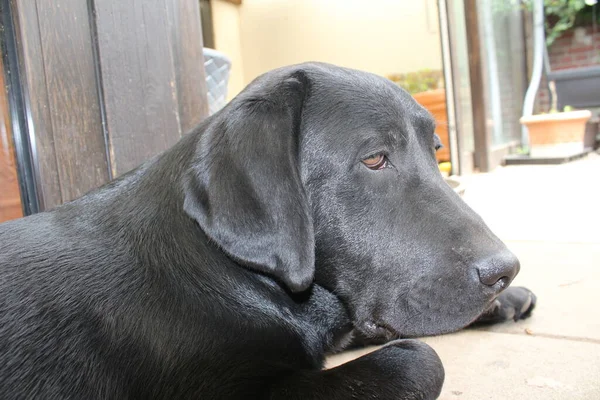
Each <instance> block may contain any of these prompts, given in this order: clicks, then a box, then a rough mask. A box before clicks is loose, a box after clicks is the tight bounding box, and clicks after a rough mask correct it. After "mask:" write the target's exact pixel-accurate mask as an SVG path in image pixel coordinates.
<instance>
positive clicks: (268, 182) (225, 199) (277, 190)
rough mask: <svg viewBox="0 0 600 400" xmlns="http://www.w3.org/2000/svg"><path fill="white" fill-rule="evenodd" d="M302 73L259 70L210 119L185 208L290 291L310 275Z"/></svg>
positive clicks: (238, 256) (240, 257) (230, 249)
mask: <svg viewBox="0 0 600 400" xmlns="http://www.w3.org/2000/svg"><path fill="white" fill-rule="evenodd" d="M307 90H308V82H307V78H306V76H305V75H304V74H303V73H300V72H297V73H294V74H288V75H287V76H285V77H281V76H275V77H269V76H268V75H267V76H266V77H265V76H263V77H261V78H259V79H258V80H257V81H255V82H254V83H252V84H251V85H250V86H249V87H248V88H247V89H246V90H245V91H244V92H242V93H241V94H240V95H238V97H236V98H235V99H234V100H232V102H231V103H230V104H229V105H228V106H227V107H226V108H225V109H223V110H222V111H221V112H220V113H219V114H218V115H215V116H214V117H213V119H212V120H211V121H209V122H208V126H207V128H206V131H205V132H204V133H203V134H202V137H201V138H200V141H199V145H198V148H197V150H196V156H195V160H194V162H193V164H192V167H191V169H190V171H189V174H188V176H187V182H186V188H185V202H184V209H185V211H186V212H187V214H188V215H189V216H191V217H192V218H194V219H195V220H196V221H198V223H199V224H200V227H201V228H202V230H203V231H204V232H205V233H206V234H207V235H208V236H209V237H210V238H211V239H212V240H213V241H215V242H216V243H217V244H218V245H219V246H220V247H221V248H222V249H223V250H224V251H225V252H226V253H228V254H229V255H230V256H231V257H232V258H234V259H235V260H236V261H238V262H240V263H242V264H244V265H246V266H248V267H250V268H251V269H254V270H257V271H260V272H262V273H265V274H268V275H270V276H272V277H274V278H275V279H277V280H278V281H279V282H282V283H283V284H284V285H285V286H286V287H287V288H288V289H289V290H291V291H292V292H300V291H303V290H305V289H307V288H308V287H309V286H310V284H311V282H312V280H313V277H314V233H313V224H312V217H311V210H310V207H309V204H308V199H307V196H306V194H305V193H304V187H303V185H302V182H301V178H300V171H299V154H298V153H299V141H300V120H301V114H302V108H303V102H304V99H305V97H306V93H307Z"/></svg>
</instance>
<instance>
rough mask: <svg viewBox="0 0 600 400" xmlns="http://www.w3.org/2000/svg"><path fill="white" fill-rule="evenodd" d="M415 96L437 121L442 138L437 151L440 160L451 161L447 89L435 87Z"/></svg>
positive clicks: (438, 132) (438, 131) (437, 130)
mask: <svg viewBox="0 0 600 400" xmlns="http://www.w3.org/2000/svg"><path fill="white" fill-rule="evenodd" d="M413 97H414V98H415V100H417V102H418V103H419V104H421V105H422V106H423V107H425V108H426V109H427V110H428V111H429V112H430V113H431V114H433V117H434V118H435V120H436V121H437V124H438V125H437V129H436V130H435V133H437V134H438V136H439V137H440V139H441V140H442V145H443V146H444V147H442V148H441V149H439V150H438V151H437V153H436V158H437V160H438V162H444V161H450V139H449V137H448V115H447V112H446V90H445V89H435V90H428V91H426V92H421V93H415V94H413Z"/></svg>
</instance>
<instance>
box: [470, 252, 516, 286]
mask: <svg viewBox="0 0 600 400" xmlns="http://www.w3.org/2000/svg"><path fill="white" fill-rule="evenodd" d="M520 268H521V265H520V264H519V259H517V257H516V256H515V255H514V254H513V253H511V252H510V251H508V250H504V251H502V252H500V253H496V254H494V255H493V256H490V257H487V258H485V259H484V260H481V261H480V262H478V263H477V272H478V273H479V281H480V282H481V283H483V284H484V285H486V286H498V289H504V288H505V287H507V286H508V285H509V284H510V283H511V282H512V280H513V279H514V277H515V276H517V274H518V273H519V269H520Z"/></svg>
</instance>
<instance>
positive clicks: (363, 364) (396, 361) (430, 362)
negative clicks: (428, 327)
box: [269, 340, 444, 400]
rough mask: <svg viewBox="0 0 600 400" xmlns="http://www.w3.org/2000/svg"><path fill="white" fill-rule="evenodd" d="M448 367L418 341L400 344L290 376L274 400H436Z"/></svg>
mask: <svg viewBox="0 0 600 400" xmlns="http://www.w3.org/2000/svg"><path fill="white" fill-rule="evenodd" d="M443 382H444V367H443V366H442V362H441V360H440V359H439V357H438V355H437V354H436V353H435V351H434V350H433V349H432V348H431V347H429V346H428V345H427V344H425V343H423V342H420V341H417V340H396V341H394V342H391V343H389V344H388V345H386V346H385V347H383V348H381V349H379V350H377V351H374V352H373V353H370V354H367V355H365V356H363V357H360V358H357V359H355V360H352V361H350V362H347V363H345V364H342V365H340V366H338V367H336V368H333V369H329V370H323V371H301V372H298V373H296V374H293V375H290V376H289V377H287V378H285V379H284V380H282V381H281V382H279V383H278V384H277V385H276V386H275V387H273V388H272V390H271V392H270V397H269V399H270V400H294V399H305V400H319V399H323V400H325V399H327V400H336V399H340V400H341V399H344V400H346V399H379V400H383V399H385V400H400V399H411V400H412V399H415V400H416V399H423V400H425V399H436V398H437V397H438V396H439V394H440V391H441V390H442V384H443Z"/></svg>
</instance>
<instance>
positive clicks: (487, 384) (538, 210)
mask: <svg viewBox="0 0 600 400" xmlns="http://www.w3.org/2000/svg"><path fill="white" fill-rule="evenodd" d="M466 183H467V190H466V193H465V200H466V201H467V203H469V204H470V205H471V207H473V208H474V209H475V210H476V211H477V212H479V213H480V214H481V216H482V217H483V218H484V219H485V220H486V222H487V223H488V225H489V226H490V227H491V228H492V230H493V231H494V232H495V233H496V234H497V235H498V236H500V237H501V238H502V239H503V240H504V241H505V242H506V243H507V245H508V246H509V248H511V249H512V250H513V251H514V252H515V254H517V256H519V258H520V260H521V273H520V274H519V276H518V277H517V278H516V279H515V281H514V283H513V285H518V286H526V287H528V288H530V289H531V290H532V291H533V292H534V293H535V294H536V295H537V296H538V305H537V307H536V309H535V311H534V314H533V316H532V317H531V318H529V319H527V320H524V321H520V322H518V323H513V322H510V323H505V324H501V325H496V326H491V327H486V328H479V329H467V330H464V331H461V332H458V333H454V334H450V335H444V336H439V337H432V338H425V339H424V340H425V341H426V342H427V343H429V344H430V345H431V346H432V347H433V348H434V349H435V350H436V351H437V352H438V354H439V355H440V357H441V359H442V361H443V362H444V366H445V369H446V381H445V384H444V389H443V392H442V395H441V397H440V399H445V400H457V399H461V400H481V399H498V400H500V399H502V400H504V399H527V400H529V399H540V400H542V399H543V400H553V399H561V400H562V399H568V400H576V399H590V400H592V399H593V400H598V399H600V155H598V154H596V153H593V154H590V155H589V156H588V157H586V158H585V159H583V160H580V161H574V162H571V163H568V164H563V165H557V166H511V167H504V168H498V169H497V170H495V171H494V172H492V173H489V174H478V175H473V176H470V177H467V178H466ZM371 350H373V348H371V349H365V350H360V351H355V352H349V353H344V354H340V355H336V356H334V357H331V358H330V360H329V363H328V365H329V366H333V365H337V364H339V363H342V362H345V361H346V360H348V359H351V358H354V357H357V356H359V355H361V354H363V353H364V352H367V351H371Z"/></svg>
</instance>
